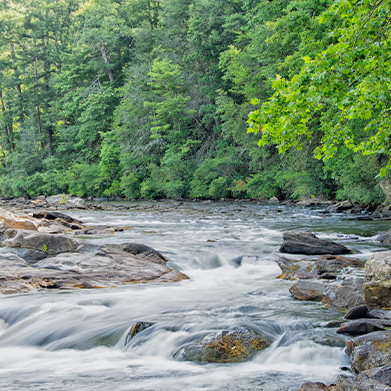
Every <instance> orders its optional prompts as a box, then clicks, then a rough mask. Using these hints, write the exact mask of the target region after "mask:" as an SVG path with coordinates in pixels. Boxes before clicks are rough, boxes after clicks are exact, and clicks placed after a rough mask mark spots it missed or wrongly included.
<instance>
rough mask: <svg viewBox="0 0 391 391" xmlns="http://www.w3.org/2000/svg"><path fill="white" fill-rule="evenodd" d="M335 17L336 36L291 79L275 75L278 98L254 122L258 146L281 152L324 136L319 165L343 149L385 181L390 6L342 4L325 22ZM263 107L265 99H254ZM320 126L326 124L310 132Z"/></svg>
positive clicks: (357, 1) (390, 161)
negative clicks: (374, 165)
mask: <svg viewBox="0 0 391 391" xmlns="http://www.w3.org/2000/svg"><path fill="white" fill-rule="evenodd" d="M335 15H338V16H339V17H340V19H341V20H340V26H339V27H338V28H336V29H335V30H334V32H333V34H334V36H335V37H336V38H337V42H336V43H335V44H332V45H330V46H329V47H328V48H327V49H326V50H324V51H323V52H322V53H320V54H318V55H316V56H315V57H314V58H313V59H311V58H310V57H309V56H308V57H304V61H305V65H304V66H303V68H302V70H301V71H300V73H298V74H297V75H295V76H293V77H292V78H291V79H290V80H287V79H285V78H282V77H279V76H277V78H276V80H275V81H274V83H273V88H274V89H275V93H274V95H273V96H272V97H271V98H270V100H268V101H267V102H264V103H263V104H262V106H261V107H260V108H259V109H257V110H255V111H254V112H252V113H251V114H250V116H249V123H250V129H249V131H250V132H256V133H259V134H261V140H260V142H259V145H266V144H269V143H274V144H276V145H277V146H278V150H279V152H285V151H287V150H288V149H289V148H291V147H297V148H299V149H300V148H301V147H302V143H303V137H307V138H310V139H311V138H313V137H314V136H315V132H320V133H321V138H320V141H319V145H318V146H317V148H316V149H315V152H314V153H315V157H316V158H318V159H324V160H327V159H330V158H331V157H333V156H334V155H335V154H336V153H337V152H338V149H339V148H340V147H341V146H345V147H346V148H348V149H350V150H352V151H354V152H361V153H362V154H363V155H364V156H365V155H376V156H377V157H378V159H379V160H380V161H381V164H380V165H381V167H382V168H381V170H380V175H385V174H386V172H387V170H389V169H390V168H391V151H390V139H389V137H390V131H391V118H390V102H391V92H390V88H389V86H390V82H391V69H390V67H389V60H390V58H391V37H390V34H389V31H390V22H391V18H390V12H389V3H388V2H387V1H383V0H378V1H376V2H375V3H373V2H371V1H368V0H349V1H345V0H337V1H335V2H334V3H333V5H332V6H331V7H330V8H329V9H328V10H327V11H326V12H325V13H323V14H322V16H321V17H320V22H327V21H329V20H330V19H331V18H334V17H335ZM253 103H254V104H259V103H260V102H259V100H254V101H253ZM314 120H318V121H319V123H320V125H319V126H317V127H314V126H312V123H313V122H312V121H314Z"/></svg>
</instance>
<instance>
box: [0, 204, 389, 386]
mask: <svg viewBox="0 0 391 391" xmlns="http://www.w3.org/2000/svg"><path fill="white" fill-rule="evenodd" d="M153 205H157V207H155V208H154V207H153ZM140 206H144V207H147V209H146V210H136V209H134V210H130V211H127V210H126V211H113V212H107V211H100V212H92V211H77V212H75V211H72V212H70V213H69V214H70V215H72V216H73V217H76V218H79V219H81V220H83V221H84V222H85V223H86V224H91V225H96V224H105V225H111V226H120V227H127V228H128V229H127V230H125V231H124V232H117V233H115V234H114V235H110V234H108V235H107V236H104V237H101V236H100V237H93V238H90V240H93V241H95V242H96V243H122V242H126V241H127V242H138V243H143V244H146V245H149V246H151V247H153V248H155V249H157V250H159V251H160V252H162V253H163V254H164V255H165V256H166V257H167V258H168V259H169V260H170V263H171V264H172V265H173V266H175V267H177V268H179V269H180V270H181V271H183V272H184V273H186V274H187V275H188V276H189V277H190V279H189V280H184V281H181V282H179V283H172V284H155V285H154V284H152V285H148V284H146V285H144V284H133V285H128V286H121V287H117V288H112V289H98V290H80V291H52V292H37V293H32V294H20V295H11V296H2V297H0V390H5V391H24V390H29V391H33V390H35V391H38V390H39V391H44V390H48V391H49V390H50V391H68V390H88V391H89V390H99V391H128V390H137V391H160V390H161V391H163V390H167V391H176V390H178V391H179V390H180V391H183V390H184V389H186V390H190V391H198V390H200V391H201V390H202V391H220V390H227V391H231V390H232V391H245V390H246V391H250V390H251V391H256V390H265V391H277V390H278V391H284V390H286V391H287V390H292V391H293V390H297V389H298V388H299V387H300V385H301V384H302V383H303V382H305V381H323V382H325V383H331V382H333V381H334V380H335V378H336V376H337V375H338V373H340V372H341V369H340V368H341V367H342V366H344V365H346V364H347V358H346V356H345V354H344V352H343V347H344V344H345V342H346V339H345V338H344V337H341V336H338V335H337V334H336V333H335V327H334V328H333V327H332V326H330V322H332V321H333V320H338V319H340V318H341V314H338V313H335V312H332V311H330V310H327V309H325V308H324V307H323V305H322V304H321V303H308V302H307V303H304V302H299V301H295V300H293V299H292V298H291V297H290V295H289V292H288V289H289V286H290V285H291V284H292V282H289V281H284V280H278V279H276V277H277V276H278V275H279V274H280V270H279V267H278V266H277V264H276V263H275V260H276V259H277V258H278V248H279V245H280V244H281V243H282V232H283V231H285V230H288V229H297V230H302V231H312V232H317V233H318V234H319V236H320V237H323V238H332V239H334V240H340V241H342V242H343V243H344V244H345V245H347V246H349V247H351V248H354V249H356V251H357V252H359V254H358V256H361V257H363V258H365V257H366V256H367V255H368V254H369V253H370V252H371V251H372V250H373V248H374V247H373V246H374V245H373V243H372V240H371V237H372V236H373V235H375V234H376V233H378V232H381V231H383V230H386V226H385V225H384V226H383V225H382V224H381V223H375V222H370V221H368V222H367V221H363V222H361V221H360V222H357V221H353V220H347V219H342V218H341V217H340V216H328V217H324V216H323V215H322V214H319V213H316V212H310V211H308V210H304V209H300V208H293V207H283V206H260V205H256V204H251V203H213V204H202V203H183V204H173V203H158V204H150V203H140ZM137 321H143V322H151V323H153V325H152V326H151V327H149V328H148V329H146V330H144V331H141V332H140V333H139V334H137V335H136V336H135V337H134V338H133V339H132V340H131V342H130V343H126V336H127V334H128V332H129V330H130V328H131V327H132V326H133V325H134V324H135V323H136V322H137ZM235 326H248V327H250V328H252V329H254V330H259V331H261V332H262V333H263V334H265V335H267V336H269V337H270V339H271V340H272V341H273V343H272V345H271V346H270V347H269V348H267V349H266V350H264V351H263V352H261V353H259V354H258V355H257V356H256V357H255V358H254V359H253V360H251V361H249V362H247V363H242V364H203V363H195V362H186V361H182V360H181V352H182V350H183V348H184V347H185V346H186V345H188V344H190V343H193V342H196V341H200V339H201V338H202V337H203V336H204V335H206V334H207V333H209V332H211V331H217V330H224V329H229V328H232V327H235Z"/></svg>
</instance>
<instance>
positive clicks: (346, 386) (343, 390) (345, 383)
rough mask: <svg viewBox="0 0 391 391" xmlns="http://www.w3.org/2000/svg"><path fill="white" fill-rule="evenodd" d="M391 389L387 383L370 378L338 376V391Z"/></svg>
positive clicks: (379, 390) (382, 390) (380, 390)
mask: <svg viewBox="0 0 391 391" xmlns="http://www.w3.org/2000/svg"><path fill="white" fill-rule="evenodd" d="M369 390H371V391H391V388H390V387H389V386H387V385H386V384H383V383H380V382H378V381H376V380H374V379H370V378H365V377H364V378H358V379H357V378H354V377H352V376H346V375H340V376H338V378H337V385H336V391H369Z"/></svg>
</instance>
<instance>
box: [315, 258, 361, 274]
mask: <svg viewBox="0 0 391 391" xmlns="http://www.w3.org/2000/svg"><path fill="white" fill-rule="evenodd" d="M364 265H365V261H362V260H361V259H355V258H347V257H343V256H341V255H322V256H321V257H319V258H318V260H317V261H316V268H317V269H318V270H319V273H329V272H336V271H340V270H342V269H344V268H346V267H353V268H360V267H364Z"/></svg>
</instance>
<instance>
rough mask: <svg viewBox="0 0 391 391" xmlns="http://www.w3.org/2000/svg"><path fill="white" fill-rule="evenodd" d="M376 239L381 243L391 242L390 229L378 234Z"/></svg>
mask: <svg viewBox="0 0 391 391" xmlns="http://www.w3.org/2000/svg"><path fill="white" fill-rule="evenodd" d="M376 240H377V241H378V242H380V243H382V244H387V245H389V244H391V231H388V232H386V233H383V234H381V235H379V236H378V237H377V238H376Z"/></svg>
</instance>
